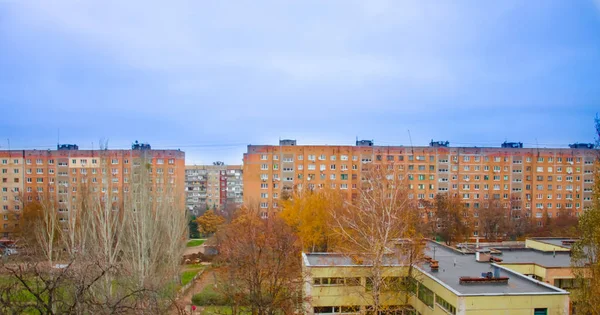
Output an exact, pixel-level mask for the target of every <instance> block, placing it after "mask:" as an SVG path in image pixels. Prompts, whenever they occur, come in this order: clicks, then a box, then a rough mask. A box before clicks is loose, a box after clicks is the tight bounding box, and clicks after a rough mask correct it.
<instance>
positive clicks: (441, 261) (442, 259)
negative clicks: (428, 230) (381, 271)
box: [303, 241, 570, 295]
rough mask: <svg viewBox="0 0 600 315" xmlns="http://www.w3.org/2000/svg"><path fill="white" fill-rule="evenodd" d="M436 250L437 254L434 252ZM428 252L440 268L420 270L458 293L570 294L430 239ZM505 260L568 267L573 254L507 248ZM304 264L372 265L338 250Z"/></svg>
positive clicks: (392, 261) (308, 257)
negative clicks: (489, 278)
mask: <svg viewBox="0 0 600 315" xmlns="http://www.w3.org/2000/svg"><path fill="white" fill-rule="evenodd" d="M434 252H435V253H434ZM425 255H427V256H429V257H431V258H433V259H435V260H437V261H438V266H439V269H438V271H431V268H430V263H428V262H423V263H421V264H419V266H418V267H419V269H420V270H421V271H422V272H423V273H425V274H426V275H428V276H429V277H431V278H432V279H434V280H436V281H438V282H439V283H441V284H442V285H443V286H445V287H446V288H448V289H450V290H452V291H454V292H455V293H456V294H457V295H514V294H568V292H566V291H564V290H561V289H559V288H555V287H553V286H551V285H548V284H546V283H543V282H540V281H537V280H534V279H532V278H530V277H527V276H525V275H522V274H519V273H516V272H514V271H511V270H509V269H507V268H505V267H503V266H502V265H501V264H491V263H489V262H477V261H476V260H475V255H473V254H463V253H461V252H459V251H455V250H453V249H451V248H448V247H446V246H444V245H441V244H438V243H435V242H431V241H428V242H427V246H426V248H425ZM495 256H496V257H501V258H502V259H503V263H512V262H516V263H532V262H533V263H538V264H540V265H544V266H563V265H565V266H568V265H569V264H570V257H569V254H568V253H558V252H557V253H556V256H554V255H553V253H542V252H539V251H535V250H531V249H514V250H506V251H504V252H503V253H502V254H501V255H495ZM303 259H304V264H305V265H306V266H307V267H346V266H368V265H369V262H368V261H360V260H361V259H356V258H353V257H348V256H346V255H343V254H336V253H305V254H303ZM386 265H388V266H399V265H401V262H399V261H398V258H397V257H395V256H392V255H390V256H388V261H387V262H386ZM495 268H498V269H499V270H498V271H499V272H497V273H496V276H498V277H508V278H509V279H508V283H492V282H482V283H464V284H461V283H460V281H459V280H460V277H474V278H479V277H481V276H482V274H485V273H488V272H492V273H493V272H494V269H495Z"/></svg>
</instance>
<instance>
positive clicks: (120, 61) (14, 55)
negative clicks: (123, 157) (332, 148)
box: [0, 0, 600, 164]
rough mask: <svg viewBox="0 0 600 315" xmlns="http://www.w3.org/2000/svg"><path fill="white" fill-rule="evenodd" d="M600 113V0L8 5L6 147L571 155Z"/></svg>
mask: <svg viewBox="0 0 600 315" xmlns="http://www.w3.org/2000/svg"><path fill="white" fill-rule="evenodd" d="M599 110H600V0H578V1H572V0H562V1H560V0H548V1H546V0H531V1H523V0H518V1H512V0H502V1H476V0H459V1H438V0H432V1H423V0H415V1H401V0H390V1H385V0H368V1H364V0H361V1H352V0H343V1H342V0H340V1H336V0H328V1H323V0H315V1H312V0H302V1H281V0H276V1H275V0H273V1H260V0H259V1H256V0H254V1H198V0H191V1H168V2H167V1H148V0H143V1H137V0H136V1H133V0H129V1H121V0H117V1H112V0H109V1H96V0H94V1H92V0H72V1H62V0H58V1H46V0H39V1H36V0H0V149H5V148H6V147H7V146H8V141H7V139H10V145H11V148H47V147H52V146H55V145H56V142H57V138H58V135H59V133H60V142H61V143H76V144H79V146H80V148H91V147H92V146H96V147H97V145H98V141H99V140H100V139H108V141H109V146H110V147H113V148H126V147H128V146H129V145H130V144H131V142H132V141H134V140H140V141H145V142H149V143H150V144H151V145H152V146H153V147H155V148H181V149H182V150H184V151H186V155H187V159H188V163H197V164H199V163H210V162H212V161H215V160H222V161H225V162H227V163H241V159H242V153H243V152H244V151H245V150H246V145H248V144H276V143H277V141H278V139H279V138H292V139H297V140H298V142H299V144H352V143H353V142H354V140H355V138H356V137H357V136H358V137H359V138H364V139H373V140H375V143H376V144H380V145H393V144H404V145H409V144H410V140H409V136H408V130H410V133H411V135H412V142H413V144H415V145H417V144H418V145H426V144H427V143H429V141H430V140H431V139H436V140H449V141H450V142H451V145H478V146H485V145H487V146H498V145H499V144H500V143H501V142H503V141H505V140H509V141H522V142H524V143H525V145H526V146H529V147H535V146H536V145H538V146H540V147H550V146H566V145H568V144H569V143H573V142H591V141H592V140H593V135H594V129H593V117H594V115H595V113H596V112H598V111H599ZM59 130H60V131H59Z"/></svg>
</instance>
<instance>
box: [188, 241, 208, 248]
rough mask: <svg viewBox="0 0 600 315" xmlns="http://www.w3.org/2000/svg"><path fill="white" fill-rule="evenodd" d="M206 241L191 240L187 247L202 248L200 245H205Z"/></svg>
mask: <svg viewBox="0 0 600 315" xmlns="http://www.w3.org/2000/svg"><path fill="white" fill-rule="evenodd" d="M204 241H206V240H191V241H188V242H187V245H186V247H195V246H200V245H202V244H204Z"/></svg>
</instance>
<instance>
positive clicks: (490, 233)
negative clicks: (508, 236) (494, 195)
mask: <svg viewBox="0 0 600 315" xmlns="http://www.w3.org/2000/svg"><path fill="white" fill-rule="evenodd" d="M507 208H508V204H507V205H506V207H505V205H504V204H503V203H502V202H501V201H500V200H490V201H487V202H485V203H484V204H483V208H479V209H478V211H477V214H478V219H479V230H480V231H481V232H483V235H484V236H485V238H486V239H488V240H490V241H494V240H498V239H501V238H502V237H503V236H504V234H505V233H506V231H507V228H508V224H509V220H510V218H508V213H509V210H508V209H507Z"/></svg>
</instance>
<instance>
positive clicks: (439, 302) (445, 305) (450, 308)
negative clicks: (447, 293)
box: [435, 295, 456, 314]
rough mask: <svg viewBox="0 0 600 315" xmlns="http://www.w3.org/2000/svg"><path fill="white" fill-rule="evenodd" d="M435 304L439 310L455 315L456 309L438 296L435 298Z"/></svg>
mask: <svg viewBox="0 0 600 315" xmlns="http://www.w3.org/2000/svg"><path fill="white" fill-rule="evenodd" d="M435 303H437V305H439V306H440V307H441V308H443V309H445V310H446V311H448V312H449V313H450V314H456V307H454V305H452V304H450V303H448V301H446V300H444V299H443V298H441V297H440V296H439V295H436V296H435Z"/></svg>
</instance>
